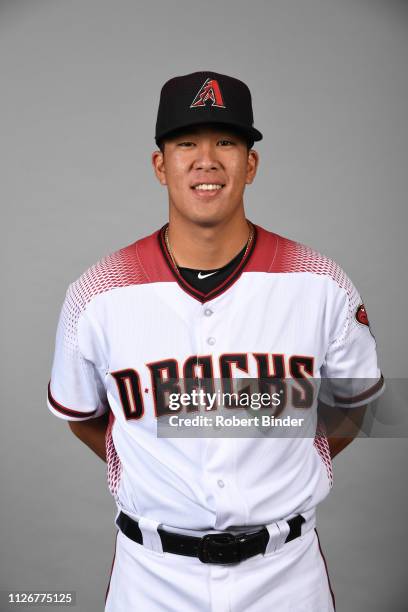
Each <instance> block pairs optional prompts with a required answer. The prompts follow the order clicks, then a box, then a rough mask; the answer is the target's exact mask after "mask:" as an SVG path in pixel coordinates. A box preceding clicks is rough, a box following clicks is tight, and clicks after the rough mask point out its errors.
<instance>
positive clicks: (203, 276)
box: [197, 270, 218, 278]
mask: <svg viewBox="0 0 408 612" xmlns="http://www.w3.org/2000/svg"><path fill="white" fill-rule="evenodd" d="M217 272H218V270H216V271H215V272H210V273H209V274H202V272H199V273H198V276H197V278H207V276H212V275H213V274H217Z"/></svg>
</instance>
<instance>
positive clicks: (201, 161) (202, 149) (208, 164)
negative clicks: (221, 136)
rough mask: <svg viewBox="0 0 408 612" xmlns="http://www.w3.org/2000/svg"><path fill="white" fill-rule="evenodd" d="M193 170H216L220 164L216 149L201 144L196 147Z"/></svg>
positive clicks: (206, 144) (208, 144)
mask: <svg viewBox="0 0 408 612" xmlns="http://www.w3.org/2000/svg"><path fill="white" fill-rule="evenodd" d="M194 168H195V169H196V170H218V169H219V168H220V162H219V160H218V157H217V147H215V146H213V145H212V144H210V143H201V144H200V145H199V146H197V148H196V158H195V160H194Z"/></svg>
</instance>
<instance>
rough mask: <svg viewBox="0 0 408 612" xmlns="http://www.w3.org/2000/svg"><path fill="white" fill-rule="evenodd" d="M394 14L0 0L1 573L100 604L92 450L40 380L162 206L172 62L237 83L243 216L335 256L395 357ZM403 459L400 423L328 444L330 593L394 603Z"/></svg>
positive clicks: (406, 144) (302, 6)
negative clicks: (72, 316)
mask: <svg viewBox="0 0 408 612" xmlns="http://www.w3.org/2000/svg"><path fill="white" fill-rule="evenodd" d="M407 33H408V6H407V3H406V2H403V1H396V0H395V1H394V0H383V1H380V0H373V1H369V0H366V1H364V0H354V1H352V0H298V1H293V0H270V1H266V0H264V1H261V0H251V2H249V1H247V2H244V1H242V0H233V1H232V0H231V1H229V0H219V1H218V2H212V3H211V2H197V1H196V0H189V1H186V0H172V1H170V0H150V1H149V2H147V1H146V2H137V1H136V0H132V1H130V0H129V1H127V0H111V1H110V2H108V1H106V0H103V1H101V0H71V1H65V2H63V1H62V0H53V1H52V0H37V1H36V2H34V1H33V0H31V1H30V0H26V1H24V0H17V1H11V0H9V1H5V0H3V1H2V2H1V3H0V74H1V81H0V82H1V98H0V107H1V113H0V123H1V125H0V134H1V137H0V147H1V151H0V154H1V182H0V185H1V187H0V189H1V211H2V240H1V252H2V260H1V261H2V265H1V287H2V290H3V295H2V304H1V305H2V316H1V317H0V321H1V326H2V329H1V338H2V347H3V356H2V368H1V383H2V384H1V394H2V420H1V424H2V427H1V435H2V441H1V483H0V486H1V489H0V490H1V500H2V501H1V522H0V527H1V536H0V550H1V583H0V589H18V590H29V589H35V590H38V589H47V590H57V589H74V590H76V591H77V599H78V605H77V607H76V608H75V609H76V610H80V611H81V612H97V611H100V610H102V609H103V599H104V594H105V589H106V586H107V580H108V575H109V570H110V565H111V560H112V554H113V547H114V535H115V529H114V525H113V518H114V504H113V501H112V500H111V498H110V496H109V494H108V492H107V487H106V483H105V467H104V464H103V463H102V462H101V461H100V460H99V459H98V458H97V457H96V456H93V455H92V454H91V452H90V451H88V450H87V448H86V447H85V446H83V445H81V443H80V442H79V441H78V440H77V439H76V438H74V436H73V435H72V433H71V432H70V430H69V428H68V425H67V424H66V423H64V422H63V421H60V420H59V419H56V418H55V417H53V416H51V415H50V414H48V412H47V409H46V405H45V395H46V386H47V383H48V379H49V374H50V366H51V359H52V353H53V345H54V336H55V328H56V323H57V317H58V313H59V309H60V306H61V303H62V300H63V298H64V293H65V290H66V288H67V285H68V283H69V282H71V281H72V280H74V279H75V278H77V277H78V276H79V274H80V273H81V272H82V271H83V270H85V269H86V268H87V267H88V266H89V265H90V264H92V263H94V262H95V261H96V260H97V259H99V258H100V257H101V256H102V255H104V254H107V253H108V252H111V251H113V250H115V249H117V248H119V247H121V246H124V245H126V244H129V243H130V242H133V241H134V240H135V239H136V238H138V237H141V236H143V235H145V234H146V233H148V232H152V231H153V230H155V229H156V228H157V227H159V226H161V225H162V224H163V223H164V222H165V220H166V214H167V202H166V192H165V191H164V189H163V188H161V187H160V186H159V185H158V184H157V183H156V181H155V179H154V178H153V173H152V170H151V167H150V154H151V151H152V150H153V148H154V142H153V133H154V122H155V114H156V109H157V103H158V96H159V91H160V87H161V85H162V84H163V82H164V81H165V80H167V79H168V78H170V77H172V76H175V75H177V74H185V73H187V72H192V71H195V70H200V69H212V70H216V71H219V72H225V73H227V74H231V75H234V76H237V77H240V78H242V79H243V80H244V81H246V82H247V83H248V85H249V86H250V88H251V90H252V92H253V102H254V108H255V124H256V126H257V127H258V128H259V129H260V130H261V131H262V132H263V133H264V140H263V141H262V142H261V143H260V144H259V145H258V146H257V149H258V151H259V152H260V156H261V165H260V169H259V174H258V177H257V180H256V182H255V184H254V185H253V186H251V187H250V188H249V189H248V190H247V193H246V202H247V214H248V217H249V218H250V219H251V220H252V221H254V222H257V223H259V224H261V225H263V226H265V227H267V228H269V229H272V230H274V231H276V232H278V233H281V234H283V235H286V236H288V237H291V238H294V239H297V240H299V241H301V242H303V243H306V244H309V245H311V246H313V247H314V248H317V249H318V250H320V251H322V252H323V253H325V254H327V255H329V256H331V257H333V258H334V259H335V260H336V261H338V263H340V264H341V265H342V266H343V267H344V268H345V270H346V271H347V272H348V274H349V275H350V276H351V278H352V279H353V281H354V282H355V284H356V285H357V287H358V288H359V290H360V292H361V293H362V295H363V298H364V300H365V302H366V305H367V307H368V313H369V316H370V320H372V321H373V322H374V327H375V332H376V337H377V341H378V345H379V349H380V358H381V365H382V368H383V371H384V373H385V375H386V376H387V377H397V376H406V350H405V349H406V343H407V316H406V298H407V291H406V282H407V278H406V265H405V260H406V249H405V244H404V238H405V233H406V223H407V212H406V203H405V199H406V193H407V188H408V180H407V160H408V155H407V153H408V140H407V136H408V121H407V113H406V105H407V94H408V86H407V81H408V75H407V70H406V66H407V59H408V54H407V50H408V36H407ZM406 457H407V441H406V440H403V439H400V440H395V439H394V440H390V439H388V440H374V439H371V440H357V441H355V442H354V443H353V444H352V446H351V447H350V448H348V449H347V450H346V451H344V453H342V454H341V455H340V456H339V457H338V458H336V459H335V486H334V490H333V492H332V493H331V495H330V496H329V498H328V499H327V500H326V501H325V502H324V503H323V504H322V506H321V508H320V510H319V525H320V528H319V533H320V536H321V540H322V544H323V548H324V550H325V552H326V555H327V558H328V564H329V570H330V575H331V578H332V582H333V585H334V589H335V593H336V596H337V602H338V612H351V611H352V612H365V611H370V612H384V610H387V612H397V611H400V612H402V610H406V604H405V603H404V602H405V601H406V595H407V588H406V578H405V571H404V570H405V568H406V565H407V552H406V534H407V529H406V525H405V520H406V512H407V496H406V492H405V486H404V485H403V482H406V473H405V465H404V462H405V460H406ZM135 579H137V577H135ZM8 609H9V608H7V607H6V606H4V605H3V608H2V610H8ZM10 609H12V608H10ZM41 609H42V608H41Z"/></svg>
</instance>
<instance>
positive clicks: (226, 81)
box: [155, 71, 262, 145]
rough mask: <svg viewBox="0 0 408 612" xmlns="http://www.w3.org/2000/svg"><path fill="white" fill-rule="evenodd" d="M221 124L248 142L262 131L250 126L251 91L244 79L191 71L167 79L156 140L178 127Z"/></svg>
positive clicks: (157, 123)
mask: <svg viewBox="0 0 408 612" xmlns="http://www.w3.org/2000/svg"><path fill="white" fill-rule="evenodd" d="M208 123H211V124H217V123H218V124H222V125H225V126H230V127H232V128H235V129H236V130H238V132H240V133H242V134H243V136H244V137H245V138H246V139H247V140H248V141H251V142H254V141H257V140H261V139H262V134H261V132H259V131H258V130H257V129H255V128H254V127H253V123H254V115H253V112H252V99H251V92H250V91H249V88H248V86H247V85H245V83H243V82H242V81H240V80H239V79H235V78H234V77H230V76H227V75H225V74H219V73H218V72H212V71H205V72H193V73H192V74H186V75H184V76H178V77H174V78H172V79H170V80H169V81H167V82H166V83H165V84H164V85H163V87H162V90H161V92H160V102H159V110H158V112H157V122H156V134H155V140H156V144H157V145H159V143H160V141H161V140H162V138H164V137H165V136H170V135H171V134H172V133H173V132H177V131H178V130H181V129H184V128H188V127H192V126H195V125H202V124H208Z"/></svg>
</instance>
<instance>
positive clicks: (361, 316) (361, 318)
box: [356, 304, 369, 327]
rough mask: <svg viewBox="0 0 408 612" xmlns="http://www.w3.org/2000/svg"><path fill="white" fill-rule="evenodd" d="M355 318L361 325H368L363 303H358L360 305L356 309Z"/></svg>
mask: <svg viewBox="0 0 408 612" xmlns="http://www.w3.org/2000/svg"><path fill="white" fill-rule="evenodd" d="M356 319H357V321H358V322H359V323H361V325H367V327H368V326H369V322H368V316H367V311H366V309H365V306H364V304H360V306H359V307H358V308H357V310H356Z"/></svg>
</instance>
